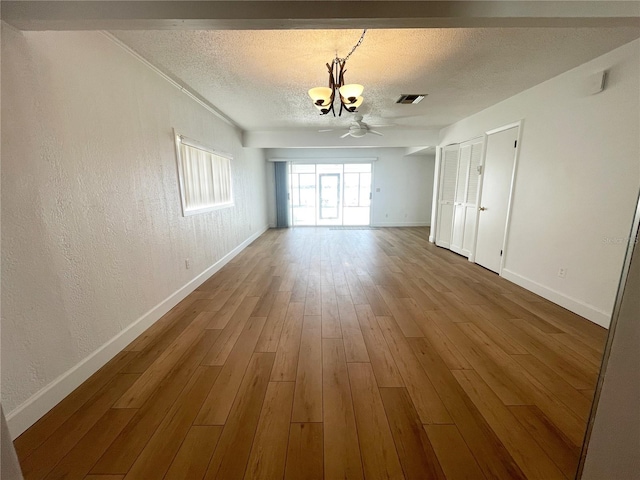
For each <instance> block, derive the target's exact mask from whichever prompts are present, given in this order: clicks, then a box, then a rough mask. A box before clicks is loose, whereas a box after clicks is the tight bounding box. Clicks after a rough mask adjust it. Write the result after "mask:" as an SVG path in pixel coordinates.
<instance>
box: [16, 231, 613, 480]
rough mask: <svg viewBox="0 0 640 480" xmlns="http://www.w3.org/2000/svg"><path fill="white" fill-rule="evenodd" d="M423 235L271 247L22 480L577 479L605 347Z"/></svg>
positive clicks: (112, 387)
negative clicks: (592, 398) (590, 409)
mask: <svg viewBox="0 0 640 480" xmlns="http://www.w3.org/2000/svg"><path fill="white" fill-rule="evenodd" d="M428 233H429V231H428V229H427V228H403V229H400V228H388V229H361V230H357V229H335V230H334V229H330V228H297V229H289V230H270V231H268V232H266V233H265V234H264V235H262V236H261V237H260V238H259V239H257V240H256V241H255V242H254V243H253V244H251V245H250V246H249V247H247V248H246V249H245V250H244V251H243V252H242V253H241V254H240V255H238V256H237V257H235V258H234V259H233V260H232V261H231V262H230V263H229V264H227V265H226V266H225V267H224V268H223V269H222V270H220V271H219V272H218V273H217V274H216V275H214V276H213V277H211V278H210V279H209V280H207V281H206V282H205V283H204V284H203V285H201V286H200V287H199V288H198V289H197V290H196V291H195V292H193V293H192V294H191V295H189V296H188V297H187V298H186V299H185V300H183V301H182V302H181V303H180V304H179V305H177V306H176V307H175V308H173V309H172V310H171V311H170V312H169V313H167V314H166V315H165V316H164V317H163V318H162V319H160V320H159V321H158V322H156V323H155V324H154V325H153V326H152V327H151V328H149V329H148V330H147V331H146V332H144V333H143V334H142V335H141V336H140V337H139V338H138V339H136V340H135V341H134V342H132V343H131V345H129V346H128V347H127V348H126V349H125V350H124V351H123V352H121V353H120V354H118V355H117V356H116V357H115V358H114V359H112V360H111V361H110V362H109V363H108V364H107V365H105V366H104V367H103V368H102V369H101V370H100V371H98V372H97V373H96V374H95V375H93V376H92V377H91V378H89V379H88V380H87V381H86V382H85V383H84V384H82V385H81V386H80V387H78V389H76V390H75V391H74V392H73V393H71V394H70V395H69V396H68V397H67V398H65V399H64V400H62V402H60V404H59V405H57V406H56V407H55V408H54V409H53V410H51V411H50V412H49V413H47V414H46V415H45V416H44V417H43V418H42V419H40V420H39V421H38V422H37V423H36V424H35V425H33V426H32V427H31V428H30V429H29V430H27V431H26V432H25V433H23V434H22V435H21V436H20V437H19V438H18V439H16V441H15V445H16V449H17V451H18V455H19V458H20V460H21V463H22V467H23V470H24V474H25V478H26V479H27V480H31V479H33V480H41V479H62V478H65V479H86V480H89V479H126V480H133V479H143V480H153V479H189V480H199V479H222V480H234V479H245V480H248V479H265V480H276V479H286V480H303V479H322V478H324V479H327V480H338V479H367V480H374V479H402V478H406V479H421V480H422V479H482V478H487V479H489V478H498V479H508V480H513V479H525V478H529V479H541V480H551V479H572V478H573V477H574V475H575V471H576V467H577V463H578V457H579V452H580V445H581V442H582V437H583V435H584V430H585V426H586V421H587V416H588V414H589V408H590V401H591V397H592V395H593V389H594V387H595V384H596V379H597V375H598V368H599V359H600V356H601V354H602V350H603V346H604V342H605V339H606V331H605V330H604V329H602V328H600V327H598V326H596V325H594V324H593V323H591V322H589V321H587V320H585V319H583V318H581V317H579V316H577V315H575V314H573V313H571V312H568V311H567V310H564V309H562V308H560V307H558V306H556V305H554V304H552V303H550V302H548V301H546V300H544V299H543V298H540V297H538V296H536V295H534V294H533V293H531V292H528V291H526V290H523V289H522V288H520V287H518V286H516V285H514V284H511V283H509V282H507V281H505V280H504V279H502V278H500V277H498V276H497V275H495V274H493V273H491V272H489V271H487V270H485V269H483V268H481V267H479V266H477V265H474V264H471V263H469V262H468V261H467V260H466V259H465V258H462V257H460V256H458V255H456V254H454V253H452V252H449V251H447V250H443V249H440V248H437V247H435V246H434V245H431V244H429V243H428V242H427V238H428Z"/></svg>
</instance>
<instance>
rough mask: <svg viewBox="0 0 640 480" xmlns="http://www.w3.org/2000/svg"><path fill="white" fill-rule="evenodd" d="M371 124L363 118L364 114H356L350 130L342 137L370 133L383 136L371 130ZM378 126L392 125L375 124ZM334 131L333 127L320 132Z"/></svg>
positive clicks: (360, 135)
mask: <svg viewBox="0 0 640 480" xmlns="http://www.w3.org/2000/svg"><path fill="white" fill-rule="evenodd" d="M371 126H372V125H369V124H367V123H366V122H364V121H363V120H362V115H356V116H355V117H353V122H351V124H350V125H349V131H348V132H347V133H345V134H344V135H341V136H340V138H346V137H349V136H351V137H354V138H360V137H364V136H365V135H366V134H368V133H370V134H373V135H378V136H380V137H382V136H383V134H382V133H380V132H377V131H375V130H371ZM375 126H376V127H389V126H391V125H375ZM331 131H333V130H332V129H329V130H319V132H331Z"/></svg>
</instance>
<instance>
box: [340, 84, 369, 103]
mask: <svg viewBox="0 0 640 480" xmlns="http://www.w3.org/2000/svg"><path fill="white" fill-rule="evenodd" d="M363 90H364V87H363V86H362V85H358V84H357V83H350V84H349V85H343V86H341V87H340V95H342V97H344V99H345V100H348V102H345V103H355V102H356V100H357V99H358V97H359V96H360V95H362V91H363Z"/></svg>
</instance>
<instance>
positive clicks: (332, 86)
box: [309, 30, 367, 117]
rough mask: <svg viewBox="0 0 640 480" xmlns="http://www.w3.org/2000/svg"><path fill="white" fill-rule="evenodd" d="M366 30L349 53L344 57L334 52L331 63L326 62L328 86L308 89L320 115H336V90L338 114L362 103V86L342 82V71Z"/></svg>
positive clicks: (340, 114)
mask: <svg viewBox="0 0 640 480" xmlns="http://www.w3.org/2000/svg"><path fill="white" fill-rule="evenodd" d="M365 33H367V31H366V30H364V31H363V32H362V35H361V36H360V40H358V43H356V44H355V45H354V47H353V48H352V49H351V51H350V52H349V54H348V55H347V56H346V57H345V58H339V57H338V56H337V54H336V58H334V59H333V61H332V62H331V63H327V70H329V86H328V87H316V88H312V89H311V90H309V96H310V97H311V100H313V105H314V106H315V107H316V108H317V109H318V110H320V115H327V114H328V113H329V112H331V113H333V116H334V117H335V116H336V111H335V109H334V106H333V104H334V102H335V98H336V91H337V92H338V95H337V96H338V97H339V98H340V110H339V112H338V116H342V111H343V110H346V111H347V112H351V113H353V112H355V111H356V110H357V108H358V107H359V106H360V105H362V102H363V101H364V98H363V97H362V92H363V91H364V87H363V86H362V85H359V84H357V83H350V84H345V83H344V73H345V72H346V70H345V66H346V64H347V60H348V59H349V57H350V56H351V54H352V53H353V52H355V50H356V48H358V47H359V46H360V44H361V43H362V40H363V39H364V35H365Z"/></svg>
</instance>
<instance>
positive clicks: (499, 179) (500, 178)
mask: <svg viewBox="0 0 640 480" xmlns="http://www.w3.org/2000/svg"><path fill="white" fill-rule="evenodd" d="M517 139H518V127H513V128H509V129H508V130H502V131H500V132H497V133H493V134H490V135H488V137H487V152H486V155H485V161H484V167H483V172H482V176H483V178H482V193H481V196H480V207H479V210H480V215H479V216H478V237H477V241H476V253H475V261H476V263H478V264H479V265H482V266H483V267H485V268H488V269H489V270H492V271H494V272H496V273H500V265H501V262H502V249H503V247H504V240H505V238H504V237H505V231H506V227H507V211H508V207H509V197H510V195H511V182H512V179H513V167H514V164H515V153H516V141H517Z"/></svg>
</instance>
